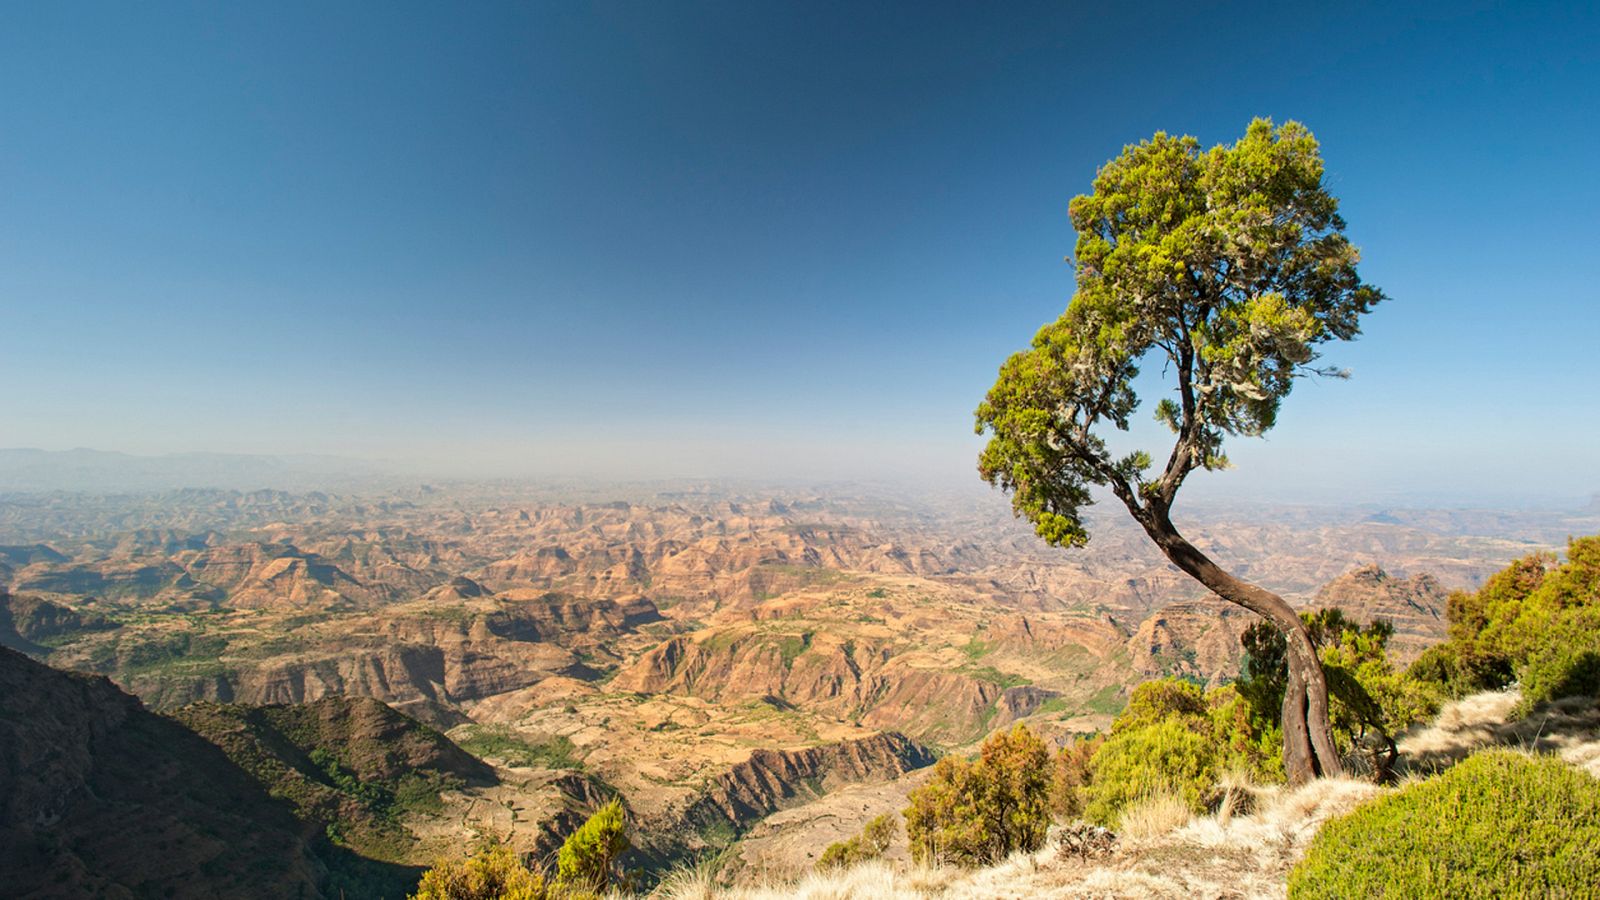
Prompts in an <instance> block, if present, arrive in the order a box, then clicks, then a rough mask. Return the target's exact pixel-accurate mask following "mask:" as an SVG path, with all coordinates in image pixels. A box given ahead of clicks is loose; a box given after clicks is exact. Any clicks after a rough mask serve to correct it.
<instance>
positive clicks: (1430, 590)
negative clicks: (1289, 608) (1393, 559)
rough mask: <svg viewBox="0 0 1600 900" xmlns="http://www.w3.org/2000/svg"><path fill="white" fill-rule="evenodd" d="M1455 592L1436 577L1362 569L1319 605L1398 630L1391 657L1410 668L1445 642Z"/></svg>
mask: <svg viewBox="0 0 1600 900" xmlns="http://www.w3.org/2000/svg"><path fill="white" fill-rule="evenodd" d="M1448 599H1449V592H1448V591H1446V590H1445V589H1444V586H1443V585H1441V584H1440V583H1439V580H1438V579H1437V578H1434V577H1433V576H1432V575H1426V574H1423V575H1414V576H1412V577H1410V578H1395V577H1393V576H1391V575H1390V574H1389V573H1387V572H1385V571H1384V570H1383V569H1382V568H1380V567H1378V566H1376V565H1371V566H1362V567H1361V568H1359V569H1354V570H1352V571H1350V572H1346V573H1345V574H1343V575H1340V576H1339V577H1338V578H1335V579H1334V580H1333V581H1330V582H1328V584H1327V585H1325V586H1324V587H1323V588H1322V590H1320V591H1318V592H1317V596H1316V599H1315V601H1313V604H1312V605H1313V606H1315V607H1319V608H1320V607H1325V606H1337V607H1339V608H1340V609H1342V610H1344V611H1345V613H1346V614H1347V615H1349V616H1350V617H1352V618H1354V619H1355V620H1357V621H1359V622H1370V621H1372V620H1373V619H1380V618H1381V619H1387V620H1388V621H1389V623H1390V624H1392V625H1393V626H1394V636H1393V637H1391V638H1390V639H1389V656H1390V659H1391V660H1393V661H1394V663H1395V665H1396V667H1398V668H1404V667H1405V666H1408V665H1410V664H1411V663H1412V661H1413V660H1415V659H1416V658H1417V657H1418V656H1419V655H1421V653H1422V651H1423V650H1425V649H1427V648H1428V647H1429V646H1431V645H1433V644H1436V643H1438V642H1440V641H1442V640H1444V638H1445V634H1446V631H1447V630H1448V625H1449V623H1448V622H1447V621H1446V620H1445V606H1446V603H1447V601H1448Z"/></svg>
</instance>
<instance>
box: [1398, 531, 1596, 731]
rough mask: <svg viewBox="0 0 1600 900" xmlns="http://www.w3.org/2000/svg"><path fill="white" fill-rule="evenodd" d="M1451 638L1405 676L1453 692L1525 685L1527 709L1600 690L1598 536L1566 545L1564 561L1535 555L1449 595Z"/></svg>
mask: <svg viewBox="0 0 1600 900" xmlns="http://www.w3.org/2000/svg"><path fill="white" fill-rule="evenodd" d="M1446 614H1447V616H1448V618H1449V621H1450V639H1449V640H1448V641H1446V642H1445V643H1444V644H1441V645H1439V646H1438V647H1436V648H1434V649H1432V650H1430V651H1429V652H1427V653H1425V654H1423V656H1422V657H1421V658H1419V659H1418V660H1417V661H1416V663H1414V664H1413V665H1412V667H1411V669H1410V672H1409V674H1410V676H1411V677H1412V678H1413V679H1415V680H1418V681H1427V682H1431V683H1434V684H1437V685H1440V686H1442V687H1444V688H1445V689H1446V690H1448V691H1450V692H1451V693H1455V694H1458V695H1459V694H1464V693H1468V692H1471V691H1477V690H1485V689H1491V688H1500V687H1504V686H1506V685H1508V684H1510V683H1511V682H1513V681H1520V682H1521V683H1522V696H1523V704H1524V708H1525V709H1526V708H1527V707H1530V706H1532V705H1534V704H1536V703H1539V702H1541V701H1544V700H1552V699H1556V698H1559V697H1564V696H1573V695H1580V694H1583V695H1588V694H1596V693H1600V535H1596V536H1593V537H1585V538H1574V539H1572V540H1571V541H1569V542H1568V543H1567V561H1566V562H1565V563H1562V564H1557V561H1556V559H1555V557H1553V556H1551V555H1550V554H1547V553H1536V554H1533V555H1531V556H1526V557H1523V558H1522V559H1519V560H1517V561H1516V562H1513V563H1512V564H1511V565H1509V566H1507V567H1506V568H1505V569H1503V570H1502V571H1500V572H1497V573H1495V574H1494V575H1493V576H1491V577H1490V578H1489V580H1488V581H1486V582H1485V583H1484V585H1483V587H1482V588H1480V589H1479V590H1477V591H1473V592H1467V591H1458V592H1456V593H1454V594H1452V595H1451V596H1450V602H1449V606H1448V608H1447V610H1446Z"/></svg>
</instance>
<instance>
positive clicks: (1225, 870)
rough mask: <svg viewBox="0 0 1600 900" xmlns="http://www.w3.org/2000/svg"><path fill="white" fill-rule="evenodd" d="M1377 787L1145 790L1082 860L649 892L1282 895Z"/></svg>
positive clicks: (951, 898)
mask: <svg viewBox="0 0 1600 900" xmlns="http://www.w3.org/2000/svg"><path fill="white" fill-rule="evenodd" d="M1380 790H1381V789H1380V788H1378V787H1376V786H1374V785H1372V784H1370V783H1367V782H1363V781H1356V780H1352V779H1326V780H1323V781H1318V782H1315V783H1313V784H1309V785H1306V786H1305V787H1302V788H1300V789H1298V790H1293V791H1291V790H1287V789H1285V788H1274V787H1258V786H1255V785H1251V784H1248V783H1246V782H1243V781H1242V780H1238V779H1235V780H1233V781H1232V782H1230V785H1229V788H1228V793H1232V794H1233V795H1235V798H1236V799H1235V800H1234V801H1231V803H1225V806H1230V807H1231V808H1228V809H1224V810H1222V811H1221V813H1220V814H1218V815H1210V816H1202V817H1198V818H1196V817H1192V816H1190V815H1189V812H1188V810H1187V809H1185V808H1182V807H1181V804H1180V803H1176V802H1174V801H1173V800H1172V798H1154V799H1153V800H1150V801H1146V802H1145V803H1142V804H1139V805H1137V806H1135V807H1133V808H1131V809H1130V810H1129V811H1128V813H1126V814H1125V815H1124V821H1125V822H1126V823H1127V825H1130V826H1132V827H1133V833H1128V832H1127V826H1125V828H1124V837H1123V839H1122V841H1121V843H1120V844H1119V846H1118V849H1117V850H1116V851H1115V852H1114V853H1112V854H1111V855H1110V856H1109V857H1106V858H1104V859H1096V860H1089V861H1083V860H1078V859H1074V858H1070V857H1064V856H1063V855H1062V854H1061V853H1060V852H1059V851H1058V849H1057V848H1056V846H1055V845H1054V843H1053V842H1052V843H1051V844H1049V845H1047V846H1046V847H1045V849H1043V850H1040V851H1038V852H1037V853H1020V854H1017V855H1015V856H1012V857H1011V858H1010V859H1008V860H1006V861H1004V862H1002V863H1000V864H998V865H995V866H991V867H989V868H985V869H977V870H963V869H955V868H921V867H905V866H895V865H892V864H886V863H882V862H874V863H867V864H865V865H861V866H855V867H853V868H849V869H844V870H835V871H832V872H813V873H810V874H808V875H806V876H804V877H803V878H801V879H799V880H797V881H788V882H782V881H774V882H773V883H770V884H765V885H759V886H755V887H743V888H728V889H718V888H717V887H716V886H715V884H714V882H713V881H712V879H711V878H710V876H709V873H706V872H701V873H685V874H684V875H681V876H678V877H675V878H674V879H672V880H671V881H670V882H669V883H668V884H665V885H663V886H662V888H661V889H660V890H658V891H657V893H656V894H654V895H653V896H655V897H658V898H661V900H780V898H798V900H877V898H883V900H912V898H915V900H993V898H1000V897H1008V898H1019V900H1020V898H1030V900H1031V898H1110V897H1118V898H1121V897H1133V898H1191V897H1200V898H1207V897H1209V898H1225V897H1227V898H1233V897H1281V896H1283V894H1284V885H1285V880H1286V878H1287V874H1288V871H1289V869H1290V868H1291V867H1292V866H1293V865H1294V863H1295V862H1297V861H1299V859H1300V856H1301V854H1302V853H1304V851H1305V847H1306V845H1307V844H1308V843H1309V842H1310V840H1311V838H1312V837H1314V836H1315V834H1316V831H1317V829H1318V828H1319V827H1320V826H1321V824H1322V823H1323V822H1324V821H1326V820H1327V819H1328V818H1329V817H1331V816H1335V815H1339V814H1341V813H1344V812H1347V811H1348V810H1350V809H1351V808H1353V807H1354V806H1355V805H1356V804H1358V803H1360V802H1361V801H1363V800H1366V799H1367V798H1369V797H1372V796H1374V795H1375V794H1377V793H1378V792H1379V791H1380Z"/></svg>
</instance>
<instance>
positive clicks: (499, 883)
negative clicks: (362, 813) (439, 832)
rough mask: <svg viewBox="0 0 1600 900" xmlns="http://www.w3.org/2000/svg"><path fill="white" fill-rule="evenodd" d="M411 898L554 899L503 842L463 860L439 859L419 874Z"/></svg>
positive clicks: (543, 884) (461, 899)
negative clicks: (431, 866) (420, 878)
mask: <svg viewBox="0 0 1600 900" xmlns="http://www.w3.org/2000/svg"><path fill="white" fill-rule="evenodd" d="M411 900H553V898H552V897H551V894H550V892H549V891H548V890H547V889H546V887H545V883H544V879H543V878H541V877H539V875H538V874H537V873H535V872H532V871H529V869H528V867H527V866H525V865H523V864H522V860H520V859H518V858H517V854H515V853H514V852H512V850H511V848H510V847H507V846H505V845H503V844H498V845H492V846H489V847H485V848H484V849H482V850H480V851H478V852H477V853H475V854H473V855H472V856H471V857H469V858H467V859H462V860H450V861H446V862H441V863H439V864H438V865H436V866H434V867H433V868H431V869H429V870H428V871H426V872H424V873H423V874H422V881H421V882H420V883H419V884H418V885H417V892H416V893H415V894H413V895H412V896H411Z"/></svg>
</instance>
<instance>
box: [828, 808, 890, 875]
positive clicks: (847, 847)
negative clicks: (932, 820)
mask: <svg viewBox="0 0 1600 900" xmlns="http://www.w3.org/2000/svg"><path fill="white" fill-rule="evenodd" d="M899 828H900V826H899V823H898V822H897V821H896V820H895V817H894V814H893V813H884V814H883V815H881V816H878V817H877V818H875V819H873V820H872V821H870V822H868V823H867V824H866V825H865V826H864V827H863V828H862V829H861V833H860V834H858V835H856V836H855V837H852V838H850V839H849V840H844V841H835V842H834V843H831V844H829V845H828V847H827V849H825V850H823V851H822V857H821V858H820V859H818V860H817V868H819V869H843V868H847V867H849V866H853V865H856V864H857V863H863V862H866V861H868V860H873V859H878V858H879V857H881V856H883V854H884V853H885V852H887V851H888V849H889V845H890V844H892V843H894V836H895V832H896V831H898V830H899Z"/></svg>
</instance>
